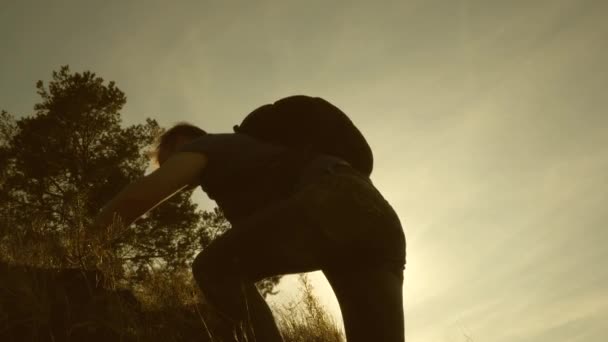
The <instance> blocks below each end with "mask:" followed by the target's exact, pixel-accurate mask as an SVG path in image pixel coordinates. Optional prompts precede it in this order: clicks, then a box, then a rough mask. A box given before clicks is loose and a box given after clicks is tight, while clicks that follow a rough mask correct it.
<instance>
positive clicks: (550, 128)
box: [0, 0, 608, 342]
mask: <svg viewBox="0 0 608 342" xmlns="http://www.w3.org/2000/svg"><path fill="white" fill-rule="evenodd" d="M606 17H608V1H604V0H597V1H584V0H550V1H549V0H547V1H537V0H525V1H524V0H521V1H520V0H513V1H490V0H485V1H482V0H469V1H465V0H462V1H458V0H443V1H436V0H424V1H423V0H417V1H394V2H382V1H367V2H354V1H344V2H339V1H298V2H296V1H293V2H292V1H241V2H237V1H189V2H187V1H84V0H82V1H57V0H56V1H38V2H31V1H17V0H14V1H10V0H0V49H1V52H0V108H4V109H6V110H8V111H10V112H12V113H15V114H29V113H31V112H32V106H33V104H34V103H35V102H36V101H37V95H36V94H35V89H34V84H35V81H36V80H38V79H44V80H48V79H49V78H50V73H51V71H52V70H55V69H58V68H59V66H60V65H62V64H69V65H70V66H71V67H72V69H73V70H74V71H82V70H85V69H90V70H92V71H95V72H97V73H98V74H99V75H100V76H102V77H104V78H105V79H107V80H115V81H116V82H117V84H118V86H119V87H120V88H121V89H122V90H123V91H125V92H126V94H127V96H128V103H127V106H126V108H125V109H124V111H123V114H124V116H125V120H126V122H127V123H135V122H142V121H143V120H144V118H145V117H148V116H150V117H154V118H157V119H158V120H159V121H160V122H161V123H162V124H164V125H168V124H171V123H174V122H176V121H181V120H189V121H191V122H194V123H196V124H199V125H201V126H202V127H204V128H206V129H207V130H209V131H215V132H222V131H228V130H230V127H232V125H233V124H235V123H238V122H239V121H240V119H241V118H242V116H243V115H244V114H245V113H247V112H249V111H250V110H252V109H253V108H255V107H257V106H259V105H261V104H264V103H267V102H271V101H273V100H276V99H278V98H280V97H284V96H287V95H292V94H296V93H304V94H309V95H317V96H322V97H324V98H326V99H328V100H330V101H331V102H333V103H335V104H336V105H338V106H339V107H341V108H342V109H343V110H344V111H346V112H347V113H348V114H349V115H350V116H351V118H352V119H353V121H354V122H355V123H356V124H357V125H358V126H359V127H360V129H361V130H362V131H363V132H364V134H365V135H366V137H367V138H368V140H369V142H370V144H371V145H372V148H373V149H374V153H375V157H376V167H375V171H374V175H373V180H374V181H375V183H376V184H377V185H378V187H379V188H380V189H381V190H382V191H383V192H384V193H385V194H386V197H387V198H388V199H389V200H390V201H391V202H392V203H393V204H394V206H395V208H396V209H397V211H398V213H399V214H400V216H401V218H402V220H403V222H404V225H405V230H406V236H407V239H408V266H407V270H406V285H405V288H404V294H405V302H406V303H405V309H406V335H407V338H408V341H416V342H417V341H420V342H436V341H446V342H447V341H450V342H451V341H464V337H463V334H469V335H471V336H472V337H473V338H474V340H475V341H476V342H482V341H483V342H487V341H492V342H502V341H535V342H536V341H538V342H542V341H553V342H561V341H581V342H596V341H597V342H600V341H602V342H603V341H606V339H607V338H608V325H607V324H606V322H608V267H607V262H606V259H607V258H608V248H607V247H608V229H607V228H608V227H607V224H606V222H608V208H607V207H608V206H607V205H606V203H608V132H607V131H608V113H607V110H606V108H608V67H607V64H606V63H608V20H607V19H606ZM197 198H199V199H201V201H202V204H203V205H204V206H206V207H208V206H209V205H210V203H209V202H208V201H206V200H204V199H203V196H201V195H200V194H198V195H197ZM315 279H316V282H315V284H316V285H317V288H318V289H319V292H320V293H321V295H322V298H323V301H324V302H326V303H328V305H330V307H331V308H332V311H334V312H336V310H335V305H336V304H335V300H334V299H333V297H332V295H331V292H329V291H328V287H327V284H326V283H324V282H323V281H321V280H319V279H320V276H319V275H318V274H316V275H315ZM292 283H293V282H290V281H289V280H288V281H286V282H285V285H284V286H283V289H285V291H284V292H287V293H289V285H290V284H292Z"/></svg>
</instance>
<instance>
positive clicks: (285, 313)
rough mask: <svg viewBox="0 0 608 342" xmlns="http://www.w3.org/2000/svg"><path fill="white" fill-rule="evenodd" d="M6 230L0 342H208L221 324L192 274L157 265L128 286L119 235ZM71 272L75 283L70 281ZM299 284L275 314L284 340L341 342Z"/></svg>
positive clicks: (0, 256)
mask: <svg viewBox="0 0 608 342" xmlns="http://www.w3.org/2000/svg"><path fill="white" fill-rule="evenodd" d="M3 228H6V226H4V227H3ZM119 231H120V230H119V229H116V230H113V231H110V233H114V234H119V233H118V232H119ZM6 232H7V230H4V229H3V234H2V235H0V273H1V274H0V279H2V281H1V282H0V340H1V341H6V342H10V341H83V340H86V341H88V342H93V341H152V342H153V341H163V342H166V341H167V342H171V341H175V342H178V341H211V339H210V338H209V336H210V335H209V331H208V327H210V326H214V324H216V322H214V320H213V315H212V314H211V313H210V310H209V309H208V307H207V306H206V305H205V304H204V303H203V302H202V301H201V299H200V298H201V296H200V293H199V292H198V288H197V287H196V285H195V283H194V281H193V279H192V275H191V273H190V270H189V269H182V270H172V271H168V270H165V269H161V268H156V269H153V270H152V271H151V272H150V273H149V274H148V275H147V277H146V278H145V279H144V280H143V281H141V282H139V283H130V282H129V281H128V278H125V277H124V270H123V269H122V267H121V264H120V258H119V257H118V256H117V255H116V254H115V253H113V252H112V251H111V250H108V249H107V248H104V241H111V240H112V239H113V238H115V236H112V235H107V236H104V237H103V238H102V239H100V240H99V241H98V242H97V244H96V245H90V241H86V243H85V241H84V240H83V239H84V237H83V234H82V231H81V230H79V229H76V230H74V231H72V232H70V234H64V235H56V234H52V233H51V230H49V229H46V227H44V225H43V224H42V223H40V222H36V221H34V220H33V221H32V223H31V227H29V229H27V230H25V231H22V232H17V231H14V232H13V233H12V235H10V234H6ZM87 270H88V271H87ZM66 272H68V273H69V274H70V275H71V276H70V277H76V278H77V279H78V282H76V283H66V280H65V274H66ZM97 274H100V275H101V276H98V275H97ZM81 278H82V279H81ZM70 279H72V278H70ZM74 284H76V285H74ZM91 284H92V285H91ZM300 285H301V298H297V299H294V300H293V301H292V302H291V303H287V304H283V305H281V306H280V307H275V308H274V309H273V310H274V311H275V313H276V317H278V324H279V327H280V329H281V331H282V333H283V335H284V339H285V342H338V341H340V342H341V341H344V338H343V335H342V333H341V331H340V329H339V328H338V324H336V322H334V321H333V320H332V318H331V317H330V316H329V315H328V314H327V313H326V312H325V311H324V309H323V307H322V306H321V305H320V303H319V302H318V300H317V298H316V297H315V296H314V293H313V288H312V286H311V284H310V282H309V281H308V278H307V277H306V276H302V277H301V278H300ZM74 286H76V288H74ZM260 342H261V341H260Z"/></svg>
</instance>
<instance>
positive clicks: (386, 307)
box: [193, 165, 405, 342]
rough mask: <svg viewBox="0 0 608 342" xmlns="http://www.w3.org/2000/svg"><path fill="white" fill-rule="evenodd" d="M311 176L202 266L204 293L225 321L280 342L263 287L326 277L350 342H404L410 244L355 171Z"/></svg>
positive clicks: (217, 246)
mask: <svg viewBox="0 0 608 342" xmlns="http://www.w3.org/2000/svg"><path fill="white" fill-rule="evenodd" d="M311 170H312V171H309V172H308V174H305V176H304V177H303V180H302V183H301V184H300V185H299V186H298V187H297V191H295V193H294V194H293V195H292V196H290V197H289V198H287V199H285V200H283V201H280V202H278V203H275V204H273V205H270V206H268V207H267V208H266V209H264V210H262V211H260V212H258V213H257V214H255V215H252V216H251V217H249V218H248V219H247V220H245V221H243V222H241V223H237V224H234V225H233V228H232V229H231V230H229V231H228V232H226V233H225V234H224V235H222V236H221V237H219V238H218V239H216V240H215V241H214V242H213V243H211V244H210V245H209V246H208V247H207V248H206V249H205V250H203V252H202V253H200V254H199V255H198V256H197V257H196V259H195V260H194V263H193V273H194V277H195V279H196V281H197V283H198V285H199V287H200V288H201V290H202V292H203V294H204V295H205V297H206V298H207V301H208V302H209V303H210V304H211V305H213V306H214V307H215V308H216V310H217V311H218V312H219V313H220V314H221V315H222V316H223V317H225V318H226V319H228V320H230V321H232V322H234V323H238V322H242V321H244V320H249V321H250V322H251V324H252V325H253V329H254V332H255V336H256V338H255V340H256V341H258V342H272V341H280V336H279V335H278V330H277V329H276V325H274V321H272V314H271V313H270V310H269V309H268V307H267V306H266V305H265V302H264V299H263V298H262V297H261V296H260V294H259V293H258V292H257V291H256V290H255V287H254V285H253V284H254V282H256V281H258V280H261V279H263V278H266V277H269V276H273V275H280V274H292V273H302V272H310V271H315V270H322V271H323V273H324V274H325V276H326V277H327V279H328V281H329V283H330V284H331V286H332V288H333V290H334V292H335V294H336V297H337V299H338V302H339V304H340V309H341V312H342V316H343V319H344V325H345V331H346V336H347V340H348V341H349V342H356V341H384V342H393V341H395V342H400V341H403V340H404V322H403V320H404V319H403V300H402V285H403V269H404V265H405V237H404V234H403V230H402V228H401V224H400V222H399V218H398V217H397V215H396V213H395V212H394V210H393V209H392V207H391V206H390V205H389V204H388V202H387V201H386V200H385V199H384V198H383V197H382V195H381V194H380V193H379V192H378V191H377V190H376V189H375V187H374V186H373V185H372V183H371V181H369V179H368V178H367V177H364V176H361V175H359V174H358V173H357V172H356V171H354V170H352V169H351V168H350V167H348V166H342V165H337V166H336V165H334V166H333V167H331V168H329V167H328V168H321V169H319V168H312V169H311ZM269 321H270V323H269ZM269 324H270V325H272V328H269V327H268V326H269Z"/></svg>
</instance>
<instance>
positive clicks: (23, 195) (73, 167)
mask: <svg viewBox="0 0 608 342" xmlns="http://www.w3.org/2000/svg"><path fill="white" fill-rule="evenodd" d="M36 88H37V90H38V94H39V95H40V97H41V101H40V102H39V103H38V104H36V105H35V106H34V109H35V114H34V115H33V116H26V117H23V118H21V119H19V120H16V121H14V120H13V119H12V118H11V117H10V116H9V115H8V114H7V113H6V112H2V126H0V127H1V128H2V131H6V134H3V135H4V136H5V139H4V140H2V142H3V143H2V145H0V158H2V161H3V164H5V165H9V166H10V169H8V170H3V173H2V174H0V177H2V178H0V180H2V181H3V182H2V183H0V185H1V188H0V189H1V195H0V196H2V197H0V198H4V200H3V207H4V208H6V207H8V206H10V207H11V214H12V215H13V218H14V221H17V222H31V220H32V218H36V221H37V222H42V224H41V225H40V226H42V230H43V231H44V232H45V233H46V234H45V236H46V237H49V236H53V237H55V238H56V239H57V240H58V241H57V244H58V245H59V246H60V247H62V248H59V249H58V250H57V251H59V252H58V253H57V254H56V255H51V259H50V260H51V264H53V263H54V264H56V265H58V266H66V264H68V265H70V264H74V263H76V264H78V263H83V262H84V263H85V264H84V265H82V264H81V265H79V266H89V267H90V266H91V265H88V264H87V260H88V259H87V258H86V256H87V255H86V254H87V253H88V252H89V251H88V250H87V249H86V248H84V245H83V244H81V243H78V239H75V238H74V237H78V236H80V235H81V233H82V231H83V229H86V228H87V227H89V226H90V223H91V219H92V218H93V217H94V216H95V215H96V214H97V212H98V211H99V210H100V208H101V207H102V206H103V205H104V204H105V203H106V202H107V201H108V200H110V199H111V198H112V197H113V196H114V195H115V194H116V193H117V192H118V191H120V189H121V188H122V187H124V186H125V185H126V184H128V183H129V182H131V181H133V180H135V179H136V178H139V177H141V176H143V175H144V173H145V171H146V168H147V164H148V161H147V157H146V154H145V149H146V148H147V147H148V146H149V145H151V144H152V142H153V140H154V138H155V135H156V134H158V132H159V131H160V127H159V126H158V124H157V123H156V121H154V120H151V119H147V120H146V122H145V123H144V124H138V125H132V126H128V127H124V128H123V127H122V126H121V114H120V110H121V109H122V107H123V106H124V104H125V103H126V97H125V94H124V93H123V92H122V91H121V90H120V89H118V87H116V85H115V84H114V82H109V83H107V84H105V83H104V80H103V79H102V78H101V77H97V76H96V75H95V74H94V73H91V72H89V71H85V72H83V73H71V72H70V69H69V67H68V66H63V67H61V69H60V70H59V71H55V72H53V74H52V80H51V81H50V82H49V84H48V86H45V84H44V83H43V82H42V81H38V83H37V85H36ZM40 226H39V227H38V228H40ZM22 228H23V225H22ZM204 229H205V225H204V222H203V221H202V213H201V212H200V211H199V210H197V208H196V204H194V203H192V201H191V200H190V196H189V193H187V192H185V193H182V194H180V195H178V196H175V197H173V198H171V199H170V200H169V201H167V202H166V203H163V204H162V205H161V206H160V207H159V208H158V209H157V210H156V211H154V212H153V213H152V214H150V215H148V216H146V217H144V218H143V219H141V220H139V221H138V222H136V223H135V224H134V225H132V226H131V227H127V228H125V229H124V231H122V232H121V233H120V234H119V235H118V236H117V238H115V239H113V240H112V241H111V244H110V245H107V246H106V247H107V248H108V250H111V251H112V252H113V254H115V255H116V256H117V257H118V259H119V260H121V261H122V262H123V265H125V266H127V268H128V269H129V270H133V271H139V272H141V271H143V270H144V269H145V268H146V267H147V266H149V265H152V264H164V265H166V266H169V267H179V266H184V265H186V263H187V262H188V261H189V260H190V259H191V258H192V256H193V254H194V253H195V252H196V249H197V242H198V241H199V240H200V238H198V237H199V235H201V232H202V231H203V230H204ZM125 270H126V269H122V271H125ZM136 273H137V272H135V273H134V274H136Z"/></svg>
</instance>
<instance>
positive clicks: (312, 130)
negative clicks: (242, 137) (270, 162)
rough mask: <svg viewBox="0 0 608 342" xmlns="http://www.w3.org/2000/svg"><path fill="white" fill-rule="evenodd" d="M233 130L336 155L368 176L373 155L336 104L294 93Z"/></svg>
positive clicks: (252, 116) (250, 116)
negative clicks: (294, 94)
mask: <svg viewBox="0 0 608 342" xmlns="http://www.w3.org/2000/svg"><path fill="white" fill-rule="evenodd" d="M234 131H235V132H237V133H244V134H247V135H249V136H251V137H254V138H256V139H259V140H262V141H266V142H270V143H274V144H277V145H283V146H289V147H293V148H297V149H303V150H308V151H312V152H316V153H323V154H328V155H332V156H336V157H339V158H341V159H343V160H345V161H347V162H348V163H349V164H351V166H352V167H354V168H355V169H357V170H358V171H359V172H361V173H363V174H365V175H367V176H369V175H371V173H372V169H373V166H374V157H373V154H372V150H371V148H370V147H369V144H368V143H367V141H366V140H365V138H364V137H363V134H361V132H360V131H359V130H358V129H357V127H355V125H354V124H353V123H352V121H351V120H350V119H349V118H348V116H346V114H344V112H342V111H341V110H340V109H338V108H337V107H336V106H334V105H332V104H331V103H329V102H327V101H325V100H324V99H322V98H319V97H309V96H304V95H296V96H290V97H286V98H283V99H281V100H279V101H277V102H275V103H274V104H267V105H264V106H261V107H259V108H257V109H256V110H254V111H253V112H251V113H249V114H248V115H247V116H246V117H245V119H244V120H243V122H242V123H241V124H240V125H237V126H234Z"/></svg>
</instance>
